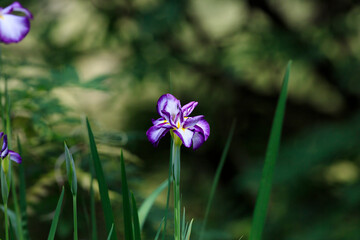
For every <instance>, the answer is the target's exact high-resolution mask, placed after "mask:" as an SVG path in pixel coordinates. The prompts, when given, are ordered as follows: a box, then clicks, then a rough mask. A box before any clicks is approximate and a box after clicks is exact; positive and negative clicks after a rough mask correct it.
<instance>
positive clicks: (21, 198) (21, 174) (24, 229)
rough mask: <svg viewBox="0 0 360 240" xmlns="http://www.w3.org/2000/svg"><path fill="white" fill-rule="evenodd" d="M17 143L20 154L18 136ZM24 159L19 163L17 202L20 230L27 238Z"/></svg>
mask: <svg viewBox="0 0 360 240" xmlns="http://www.w3.org/2000/svg"><path fill="white" fill-rule="evenodd" d="M17 145H18V149H19V154H20V156H22V148H21V143H20V139H19V137H18V138H17ZM24 164H25V163H24V161H23V162H22V163H21V164H19V181H20V183H19V204H20V212H21V222H22V232H23V236H24V239H26V240H27V239H29V230H28V221H27V213H26V182H25V167H24Z"/></svg>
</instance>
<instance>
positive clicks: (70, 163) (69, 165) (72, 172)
mask: <svg viewBox="0 0 360 240" xmlns="http://www.w3.org/2000/svg"><path fill="white" fill-rule="evenodd" d="M64 147H65V160H66V173H67V176H68V181H69V184H70V189H71V192H72V194H73V196H76V194H77V178H76V169H75V163H74V159H73V157H72V154H71V153H70V151H69V148H68V147H67V145H66V143H65V142H64Z"/></svg>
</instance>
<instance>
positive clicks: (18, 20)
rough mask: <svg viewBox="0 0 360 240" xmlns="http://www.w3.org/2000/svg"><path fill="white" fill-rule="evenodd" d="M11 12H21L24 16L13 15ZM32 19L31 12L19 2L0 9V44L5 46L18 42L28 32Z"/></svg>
mask: <svg viewBox="0 0 360 240" xmlns="http://www.w3.org/2000/svg"><path fill="white" fill-rule="evenodd" d="M12 12H22V13H24V14H25V16H18V15H14V14H12ZM32 18H33V16H32V14H31V12H30V11H29V10H27V9H26V8H24V7H23V6H21V4H20V3H19V2H14V3H12V4H11V5H9V6H7V7H6V8H0V42H3V43H6V44H9V43H17V42H20V41H21V40H22V39H23V38H24V37H25V36H26V35H27V34H28V32H29V31H30V19H32Z"/></svg>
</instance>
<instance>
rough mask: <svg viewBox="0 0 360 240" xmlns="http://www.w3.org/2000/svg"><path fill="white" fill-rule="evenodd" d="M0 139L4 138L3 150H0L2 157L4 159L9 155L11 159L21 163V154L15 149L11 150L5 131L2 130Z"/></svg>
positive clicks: (0, 156)
mask: <svg viewBox="0 0 360 240" xmlns="http://www.w3.org/2000/svg"><path fill="white" fill-rule="evenodd" d="M0 140H2V148H1V152H0V158H1V159H4V158H6V157H7V156H8V155H9V158H10V160H12V161H14V162H16V163H21V161H22V159H21V157H20V155H19V154H18V153H16V152H14V151H11V150H9V148H8V140H7V135H6V134H4V133H3V132H0Z"/></svg>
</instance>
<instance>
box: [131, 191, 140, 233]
mask: <svg viewBox="0 0 360 240" xmlns="http://www.w3.org/2000/svg"><path fill="white" fill-rule="evenodd" d="M131 206H132V214H133V228H134V240H141V230H140V224H139V215H138V210H137V207H136V201H135V197H134V194H133V193H131Z"/></svg>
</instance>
